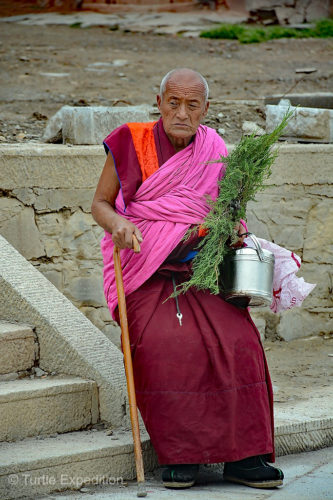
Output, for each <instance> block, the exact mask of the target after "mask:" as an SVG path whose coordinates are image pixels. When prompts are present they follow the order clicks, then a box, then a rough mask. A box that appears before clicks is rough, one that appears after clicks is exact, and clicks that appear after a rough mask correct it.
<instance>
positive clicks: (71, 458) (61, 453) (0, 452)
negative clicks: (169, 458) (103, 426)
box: [0, 430, 157, 500]
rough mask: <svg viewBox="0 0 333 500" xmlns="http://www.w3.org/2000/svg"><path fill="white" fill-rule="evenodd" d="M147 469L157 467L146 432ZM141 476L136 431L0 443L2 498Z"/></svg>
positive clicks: (74, 433) (99, 432)
mask: <svg viewBox="0 0 333 500" xmlns="http://www.w3.org/2000/svg"><path fill="white" fill-rule="evenodd" d="M141 442H142V450H143V458H144V466H145V471H146V472H148V471H151V470H153V469H154V468H155V467H156V466H157V461H156V455H155V453H154V451H153V449H152V446H151V444H150V441H149V439H148V436H147V434H146V433H144V434H142V435H141ZM135 475H136V472H135V462H134V453H133V444H132V433H131V432H130V431H127V432H121V431H115V432H114V434H113V435H112V436H107V435H106V433H105V431H100V430H97V431H95V432H94V431H93V430H92V431H79V432H69V433H66V434H62V435H58V436H56V437H55V438H45V439H43V440H41V439H36V438H28V439H25V440H23V441H17V442H15V443H0V498H1V499H2V500H8V499H13V498H19V497H23V496H24V497H25V498H36V496H37V495H40V494H46V493H50V492H52V491H55V490H57V491H63V490H66V489H72V490H73V489H79V488H80V487H81V486H82V485H83V484H87V483H89V482H90V483H92V484H99V483H102V484H117V485H120V486H121V484H122V481H125V480H129V479H133V478H134V477H135Z"/></svg>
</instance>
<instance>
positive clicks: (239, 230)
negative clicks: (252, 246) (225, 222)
mask: <svg viewBox="0 0 333 500" xmlns="http://www.w3.org/2000/svg"><path fill="white" fill-rule="evenodd" d="M234 231H235V235H236V237H237V236H238V239H237V240H236V241H235V243H234V244H233V245H230V246H231V247H232V248H238V247H241V246H243V243H244V240H245V238H246V236H247V232H246V229H245V227H244V226H243V224H242V223H241V222H239V223H238V224H236V226H235V227H234Z"/></svg>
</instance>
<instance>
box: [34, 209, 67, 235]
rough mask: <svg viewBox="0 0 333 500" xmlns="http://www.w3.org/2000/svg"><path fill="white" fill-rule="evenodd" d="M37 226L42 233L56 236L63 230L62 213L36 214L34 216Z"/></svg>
mask: <svg viewBox="0 0 333 500" xmlns="http://www.w3.org/2000/svg"><path fill="white" fill-rule="evenodd" d="M36 222H37V227H38V229H39V231H40V232H41V234H42V235H46V236H57V237H59V234H61V232H62V231H63V227H64V215H63V214H60V213H58V214H38V215H37V216H36Z"/></svg>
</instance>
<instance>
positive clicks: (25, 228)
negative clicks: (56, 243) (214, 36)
mask: <svg viewBox="0 0 333 500" xmlns="http://www.w3.org/2000/svg"><path fill="white" fill-rule="evenodd" d="M3 200H6V198H1V199H0V204H2V202H3ZM5 203H6V201H5ZM14 203H15V202H14ZM14 214H15V212H14ZM0 233H1V235H2V236H3V237H4V238H6V239H7V240H8V241H9V242H10V243H11V244H12V245H13V246H14V247H15V248H16V249H17V250H18V251H19V252H20V253H21V254H22V255H23V256H24V257H25V258H26V259H38V258H39V257H43V256H44V255H45V249H44V246H43V244H42V242H41V239H40V235H39V232H38V229H37V226H36V222H35V213H34V210H33V208H30V207H24V208H22V210H20V211H19V212H18V213H16V214H15V215H13V216H12V217H11V218H9V219H7V221H6V222H5V223H3V224H1V226H0Z"/></svg>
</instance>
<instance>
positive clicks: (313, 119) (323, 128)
mask: <svg viewBox="0 0 333 500" xmlns="http://www.w3.org/2000/svg"><path fill="white" fill-rule="evenodd" d="M282 102H286V101H285V100H283V101H282ZM288 109H289V104H282V103H281V104H278V105H271V104H268V105H267V106H266V130H267V132H272V131H273V130H274V129H275V127H277V126H278V124H279V123H281V121H282V118H283V116H284V115H285V114H286V112H287V111H288ZM290 111H293V112H294V114H293V116H292V117H291V118H290V120H289V122H288V125H287V126H286V128H285V130H284V132H283V136H284V137H295V138H297V139H301V140H304V141H309V142H324V143H328V142H333V110H332V109H319V108H305V107H304V108H302V107H299V108H294V107H293V106H290Z"/></svg>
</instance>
